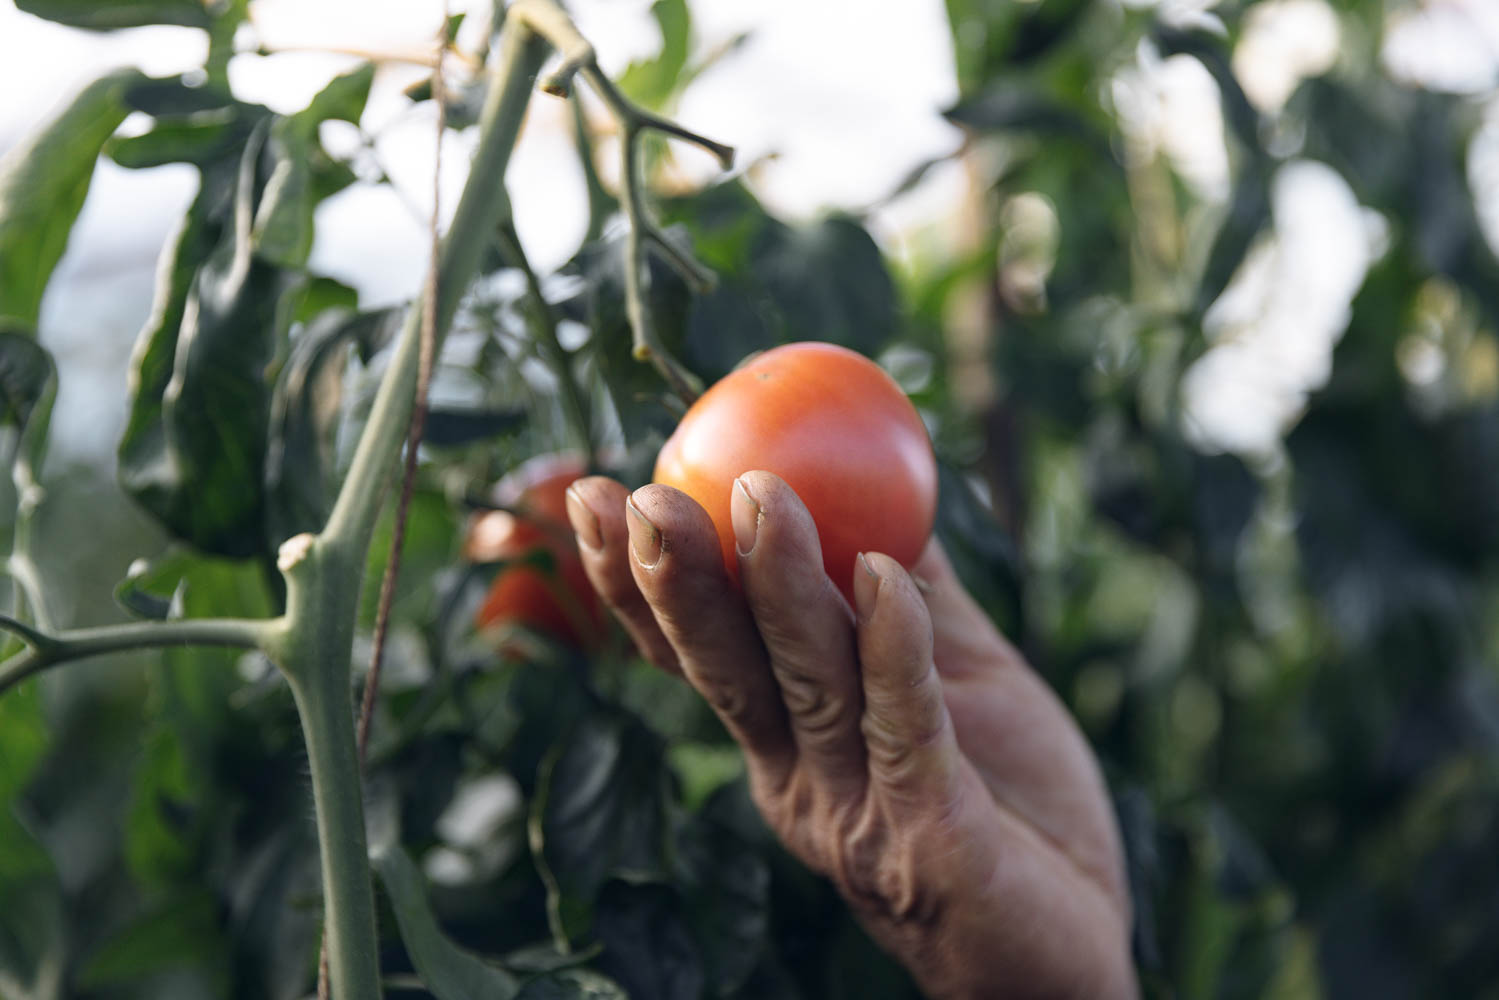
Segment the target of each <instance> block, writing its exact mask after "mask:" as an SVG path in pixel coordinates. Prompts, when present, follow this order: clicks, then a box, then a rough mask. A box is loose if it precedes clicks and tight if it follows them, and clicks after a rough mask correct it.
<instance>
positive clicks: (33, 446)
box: [0, 331, 57, 504]
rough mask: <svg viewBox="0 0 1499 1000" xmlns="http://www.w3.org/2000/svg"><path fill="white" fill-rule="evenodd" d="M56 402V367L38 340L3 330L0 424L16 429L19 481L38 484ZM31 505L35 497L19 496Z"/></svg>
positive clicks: (0, 364) (0, 334)
mask: <svg viewBox="0 0 1499 1000" xmlns="http://www.w3.org/2000/svg"><path fill="white" fill-rule="evenodd" d="M56 399H57V366H56V365H55V364H54V363H53V361H52V355H50V354H49V353H47V350H46V348H44V347H42V346H41V345H40V344H38V343H37V342H36V340H35V339H33V338H32V337H30V336H28V335H26V334H20V333H11V332H9V331H0V423H3V424H6V425H9V426H12V427H15V428H17V429H18V430H19V431H20V439H19V442H18V445H17V448H16V453H15V462H16V463H17V465H18V467H19V468H18V472H19V475H18V476H17V480H18V482H22V483H39V482H40V480H41V469H42V460H43V459H44V458H45V456H46V449H47V431H48V428H49V426H50V424H51V422H52V404H53V402H54V401H55V400H56ZM18 500H19V502H20V503H25V504H29V503H31V502H33V500H34V498H33V497H20V498H18Z"/></svg>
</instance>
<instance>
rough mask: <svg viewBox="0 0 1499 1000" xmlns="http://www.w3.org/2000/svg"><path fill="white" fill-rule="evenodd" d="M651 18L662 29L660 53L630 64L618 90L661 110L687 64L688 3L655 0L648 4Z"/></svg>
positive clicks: (675, 0)
mask: <svg viewBox="0 0 1499 1000" xmlns="http://www.w3.org/2000/svg"><path fill="white" fill-rule="evenodd" d="M651 16H652V17H653V18H655V19H656V25H657V27H659V28H660V29H661V51H660V52H658V53H657V54H656V55H655V56H654V57H652V58H650V59H646V60H643V61H641V62H634V63H631V64H630V65H629V67H627V68H626V69H625V71H624V73H622V74H621V75H620V77H619V87H620V89H621V90H623V91H624V92H625V94H626V95H628V96H629V97H631V98H633V99H634V100H635V101H637V102H638V103H640V104H643V105H645V106H646V107H648V108H660V107H661V106H663V105H664V104H666V102H667V101H668V100H669V99H670V98H671V96H672V93H673V91H675V89H676V86H677V80H678V78H679V77H680V76H681V75H682V69H683V67H685V66H686V65H687V49H688V42H689V41H690V39H691V36H692V15H691V12H690V11H688V9H687V0H656V2H655V3H653V4H651Z"/></svg>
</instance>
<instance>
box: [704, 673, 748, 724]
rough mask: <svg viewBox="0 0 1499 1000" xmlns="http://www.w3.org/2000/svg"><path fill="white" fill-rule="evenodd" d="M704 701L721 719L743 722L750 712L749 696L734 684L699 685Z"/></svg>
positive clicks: (714, 682)
mask: <svg viewBox="0 0 1499 1000" xmlns="http://www.w3.org/2000/svg"><path fill="white" fill-rule="evenodd" d="M698 690H699V691H701V692H702V695H703V700H704V701H706V702H707V703H708V706H709V707H710V708H712V709H713V711H715V712H717V713H718V714H719V715H720V716H721V717H723V718H725V719H728V720H729V721H731V722H741V721H743V719H744V717H745V716H746V715H747V714H748V712H749V696H748V695H746V694H745V692H744V690H743V689H742V688H740V687H739V686H738V685H736V684H733V683H725V682H723V681H720V680H714V681H709V682H705V683H702V684H701V685H699V688H698Z"/></svg>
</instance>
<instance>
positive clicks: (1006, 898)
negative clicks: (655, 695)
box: [567, 472, 1136, 1000]
mask: <svg viewBox="0 0 1499 1000" xmlns="http://www.w3.org/2000/svg"><path fill="white" fill-rule="evenodd" d="M732 503H733V511H732V513H733V522H734V529H735V535H736V537H737V539H738V548H739V553H740V556H739V558H740V583H741V587H742V589H741V588H740V587H736V586H735V585H734V584H733V583H732V582H731V581H730V579H729V576H728V573H727V572H726V571H725V569H724V565H723V555H722V550H721V549H720V547H719V542H718V537H717V535H716V534H715V533H714V530H713V525H712V522H711V521H710V520H709V518H708V515H707V513H706V512H705V511H704V510H703V509H702V508H701V507H700V506H698V504H697V503H696V502H695V501H693V500H692V499H691V498H690V497H688V496H687V495H686V494H684V493H681V492H679V491H677V490H674V489H672V488H670V487H667V486H660V485H651V486H645V487H642V488H641V489H639V490H636V491H635V493H634V494H629V493H628V492H627V491H626V490H625V488H624V487H623V486H621V485H620V484H619V483H616V482H614V481H612V480H609V479H606V478H602V477H593V478H589V479H583V480H580V481H578V482H577V483H575V484H574V485H573V486H572V488H571V489H570V490H569V493H568V502H567V506H568V516H569V518H570V520H571V521H572V524H573V527H574V530H575V531H576V532H577V534H578V539H579V543H580V548H581V550H582V555H583V562H584V565H585V567H586V569H587V571H588V575H589V579H590V580H591V581H592V583H593V585H594V587H595V588H596V589H597V590H598V592H599V594H600V596H601V597H602V598H603V599H604V601H605V603H607V604H608V605H609V606H610V608H611V609H613V611H614V612H615V614H616V615H617V616H618V617H619V619H620V620H621V622H623V624H624V626H625V628H626V629H627V630H628V631H629V632H630V634H631V636H632V637H633V638H634V639H635V642H636V644H637V645H638V646H639V648H640V649H641V651H642V652H643V653H644V654H645V655H646V656H647V657H648V658H649V659H650V660H651V661H652V662H654V663H655V664H656V665H657V666H659V667H661V668H662V669H665V670H668V671H672V672H675V673H680V674H682V675H684V676H685V677H686V678H687V680H688V681H689V682H690V683H691V684H692V685H693V687H694V688H696V689H697V690H698V691H699V692H700V693H701V694H702V695H703V697H704V698H705V699H707V701H708V703H709V704H710V705H711V706H712V707H713V709H714V710H715V711H716V712H717V713H718V715H719V717H720V718H722V719H723V721H724V724H725V725H726V726H727V728H728V730H729V732H730V733H731V734H732V735H733V736H734V738H735V739H736V740H737V741H738V742H739V743H740V745H741V746H742V747H743V749H744V753H745V760H746V766H747V770H748V776H749V781H750V790H751V794H752V795H753V797H754V800H755V803H756V805H757V806H758V807H759V809H760V811H761V813H762V814H763V815H764V817H765V819H766V821H767V823H768V824H769V825H770V827H771V828H772V829H773V830H774V831H775V832H776V834H777V835H778V836H779V837H780V838H781V840H782V841H783V842H784V843H785V844H786V846H787V848H788V849H789V850H790V851H791V852H792V853H793V854H795V855H796V856H797V857H799V858H800V859H801V860H802V861H803V862H804V863H806V864H807V865H808V866H810V867H811V868H813V869H814V870H816V871H818V872H820V873H822V874H824V875H826V876H827V877H828V878H830V879H831V880H832V881H833V883H834V885H836V886H837V888H838V890H839V892H840V893H841V894H842V895H843V896H844V897H845V899H846V900H847V901H848V902H849V904H850V906H851V907H852V909H853V911H854V912H855V913H856V915H857V916H858V917H859V919H860V921H861V922H862V923H863V924H864V926H865V927H866V928H867V929H868V930H869V932H870V934H871V935H872V936H873V937H874V938H875V939H876V940H877V941H878V942H879V943H880V944H881V946H882V947H884V948H885V949H886V950H888V951H889V952H890V953H891V954H892V955H894V956H895V957H896V958H897V959H899V960H900V961H901V962H902V963H903V964H904V965H905V966H906V967H907V968H908V969H909V970H910V971H911V973H912V974H913V975H914V977H915V978H916V981H917V982H918V983H919V984H920V985H921V987H922V989H923V990H924V991H925V992H926V993H927V994H928V995H929V996H931V997H933V998H944V1000H945V998H978V997H1006V998H1011V997H1089V998H1114V997H1120V998H1127V997H1133V996H1135V995H1136V987H1135V981H1134V972H1133V968H1132V965H1131V961H1130V956H1129V928H1130V904H1129V894H1128V891H1127V888H1126V885H1125V879H1124V875H1123V863H1122V858H1121V851H1120V846H1119V837H1118V833H1117V830H1116V828H1115V825H1114V821H1113V817H1112V814H1111V812H1110V809H1109V804H1108V798H1107V795H1106V793H1105V790H1104V786H1103V781H1102V779H1101V776H1100V774H1099V771H1098V767H1097V764H1096V762H1095V761H1094V759H1093V756H1092V754H1091V753H1090V752H1089V750H1088V747H1087V744H1086V743H1085V742H1084V740H1083V738H1082V735H1081V734H1080V733H1079V732H1078V730H1077V728H1076V726H1075V725H1074V724H1073V722H1072V720H1071V718H1070V717H1069V716H1068V714H1067V712H1066V710H1065V709H1064V708H1063V707H1062V706H1061V704H1060V703H1059V702H1058V701H1057V699H1056V698H1055V697H1054V696H1053V695H1052V693H1051V692H1050V690H1049V689H1048V688H1047V687H1046V686H1045V684H1043V683H1042V682H1041V681H1040V679H1039V678H1038V677H1037V676H1036V675H1035V674H1034V673H1033V672H1032V671H1031V670H1030V668H1029V667H1028V666H1027V665H1026V664H1025V662H1024V661H1023V660H1022V659H1021V657H1020V656H1019V654H1018V653H1017V652H1016V651H1015V650H1014V649H1013V647H1011V646H1010V645H1009V644H1008V643H1007V642H1006V641H1005V640H1004V639H1003V638H1002V637H1001V636H1000V635H999V633H998V631H997V630H996V629H995V628H994V626H993V624H992V623H991V622H990V621H989V619H988V618H987V616H985V615H984V613H983V612H982V611H981V610H980V609H979V607H978V606H977V605H976V604H975V603H974V602H973V600H972V599H971V598H970V597H969V596H968V594H967V593H966V592H965V591H964V590H963V588H962V585H961V584H960V583H959V582H958V580H957V578H956V576H955V575H954V574H953V571H952V568H951V566H950V565H949V563H948V561H947V558H946V556H945V555H944V554H943V552H942V549H941V547H940V546H939V545H938V543H937V542H936V541H935V540H933V541H932V543H931V544H930V545H929V546H928V548H927V550H926V552H925V554H924V555H923V556H922V558H921V560H920V562H919V563H918V564H917V565H916V566H915V568H914V576H915V578H916V579H914V580H913V576H912V574H908V573H907V572H906V571H905V570H904V569H903V568H901V566H900V565H899V564H898V563H896V562H895V561H894V560H892V559H890V558H888V557H886V556H883V555H878V554H868V553H866V554H865V555H864V556H863V557H861V562H860V565H859V566H857V567H856V571H855V581H856V582H855V591H856V594H855V596H856V602H855V603H856V605H857V606H856V607H855V608H853V609H850V608H849V605H848V602H847V601H846V600H845V599H844V598H843V596H842V595H841V594H840V593H839V591H838V589H837V588H836V587H835V586H834V585H833V583H832V581H831V580H830V579H829V578H828V576H827V574H826V573H825V572H824V570H823V565H822V554H821V549H820V547H819V545H818V541H817V530H816V527H815V526H814V525H813V523H812V519H811V516H810V515H809V514H808V513H807V510H806V508H805V507H804V506H803V505H802V502H801V501H800V500H799V499H798V498H797V496H796V494H795V493H794V492H793V491H792V490H791V488H790V487H788V486H787V485H786V484H785V483H784V482H782V481H781V480H780V479H779V478H777V477H775V476H773V475H771V474H770V473H765V472H751V473H746V474H745V475H744V476H742V477H740V480H739V483H738V485H736V488H735V490H734V495H733V500H732ZM916 580H920V581H921V582H920V584H918V583H917V582H916Z"/></svg>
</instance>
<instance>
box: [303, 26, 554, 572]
mask: <svg viewBox="0 0 1499 1000" xmlns="http://www.w3.org/2000/svg"><path fill="white" fill-rule="evenodd" d="M504 34H505V38H504V40H503V42H502V47H501V50H500V67H499V69H498V70H497V72H499V73H501V74H503V75H502V76H501V77H500V78H499V79H498V80H497V81H496V83H495V85H494V86H493V87H491V88H490V91H489V97H488V99H487V100H486V102H485V105H484V111H483V114H482V115H481V117H480V139H479V149H478V152H477V153H476V154H475V155H474V164H473V171H472V173H471V174H470V175H469V182H468V184H467V185H465V186H464V189H463V195H462V197H461V198H460V199H459V201H458V208H457V211H456V212H455V213H454V216H453V225H452V228H451V229H449V230H448V235H447V238H446V239H445V240H444V241H443V247H442V260H441V262H440V264H439V266H438V289H439V292H438V298H437V329H436V334H437V343H438V345H439V346H440V345H441V343H442V339H443V336H444V335H445V334H446V332H447V329H448V326H449V324H450V323H451V322H452V320H453V315H454V313H456V312H457V310H458V301H459V299H460V297H461V296H462V294H463V291H464V289H466V288H467V287H468V285H469V283H470V282H471V281H472V280H473V278H474V275H475V274H476V273H477V272H478V268H479V258H480V254H481V252H482V251H483V249H484V247H485V245H486V244H487V243H488V242H489V240H491V239H493V236H494V232H495V229H496V227H497V226H498V225H499V223H500V220H501V219H503V218H504V217H505V213H506V212H507V211H508V210H509V202H508V200H507V199H506V197H505V187H504V179H505V167H506V166H507V165H508V164H509V162H510V152H511V150H512V149H514V148H515V140H516V137H517V136H518V135H519V133H520V126H521V121H522V120H523V119H524V117H525V113H526V104H527V102H528V101H529V100H530V96H531V88H532V84H533V82H534V81H535V79H536V73H537V71H538V70H540V68H541V64H542V61H543V59H544V58H545V57H546V45H545V43H543V42H542V41H541V39H539V38H538V37H537V36H536V35H535V34H534V33H532V32H531V30H530V29H529V28H527V27H526V26H525V25H524V24H520V23H518V21H516V20H512V21H511V22H510V23H508V24H507V25H506V26H505V29H504ZM420 327H421V310H420V309H419V308H413V309H412V310H411V311H410V313H409V314H408V315H407V318H406V325H405V327H404V328H403V329H402V331H401V340H400V345H399V346H398V347H397V348H396V354H395V357H393V358H392V359H391V362H390V368H389V369H388V370H387V372H386V376H385V380H384V381H383V382H382V383H381V385H380V391H379V393H378V394H377V395H376V397H375V403H374V406H373V408H372V409H371V411H370V419H369V423H368V424H367V425H366V426H365V429H364V434H363V436H362V437H361V438H360V441H359V447H358V449H357V450H356V451H355V453H354V461H353V464H352V465H351V466H350V468H349V476H348V478H347V479H346V480H344V484H343V488H342V489H341V490H340V491H339V494H338V501H337V502H336V503H335V505H334V508H333V513H332V515H331V516H330V517H329V519H328V525H327V528H326V529H325V530H324V531H323V535H322V537H323V540H324V542H325V544H326V545H327V546H328V547H329V548H330V550H332V551H336V552H338V553H340V556H341V557H343V558H346V559H348V560H349V561H350V563H351V566H352V563H353V561H354V560H356V559H358V560H362V559H363V557H364V552H365V551H366V550H367V549H368V548H369V541H370V537H371V536H372V535H373V533H374V530H375V519H376V516H377V515H378V513H379V510H380V500H381V497H382V495H383V493H384V490H385V486H386V483H387V482H388V481H389V478H390V471H391V469H392V468H393V467H394V465H395V461H396V456H397V455H398V453H399V452H400V446H401V442H403V441H405V440H406V429H407V426H408V423H409V421H410V418H411V406H412V400H413V399H414V398H415V393H416V376H417V355H418V352H419V351H420V348H421V344H420V340H421V338H420ZM361 568H362V567H361Z"/></svg>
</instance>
